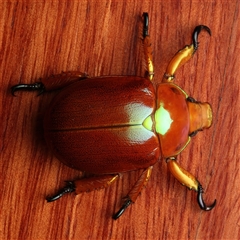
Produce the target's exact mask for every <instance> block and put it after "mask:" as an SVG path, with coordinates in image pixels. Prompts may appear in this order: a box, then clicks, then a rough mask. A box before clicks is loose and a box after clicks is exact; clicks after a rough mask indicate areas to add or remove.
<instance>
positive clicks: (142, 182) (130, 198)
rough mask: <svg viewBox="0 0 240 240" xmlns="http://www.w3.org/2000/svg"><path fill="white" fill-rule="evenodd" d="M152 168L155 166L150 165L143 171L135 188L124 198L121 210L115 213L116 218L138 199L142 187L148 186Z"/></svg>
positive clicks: (114, 217)
mask: <svg viewBox="0 0 240 240" xmlns="http://www.w3.org/2000/svg"><path fill="white" fill-rule="evenodd" d="M152 168H153V167H152V166H150V167H148V168H147V169H146V170H144V171H143V173H142V174H141V176H140V178H139V179H138V181H137V182H136V183H135V185H134V186H133V188H132V189H131V190H130V191H129V193H128V194H127V196H126V197H125V198H124V199H125V201H124V203H123V205H122V207H121V208H120V210H119V211H118V212H117V213H115V214H114V215H113V219H115V220H116V219H118V218H119V217H120V216H121V215H122V214H123V213H124V211H125V210H126V208H127V207H128V206H130V205H131V204H132V203H134V202H135V201H136V199H137V197H138V195H139V193H140V192H141V190H142V188H143V187H144V186H146V184H147V182H148V180H149V178H150V175H151V173H152Z"/></svg>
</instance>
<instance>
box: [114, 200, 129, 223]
mask: <svg viewBox="0 0 240 240" xmlns="http://www.w3.org/2000/svg"><path fill="white" fill-rule="evenodd" d="M131 204H132V201H131V200H130V199H129V198H128V199H127V200H126V201H125V202H124V203H123V205H122V207H121V208H120V210H119V211H118V212H116V213H115V214H114V215H113V219H114V220H116V219H118V218H119V217H120V216H121V215H122V214H123V213H124V211H125V210H126V209H127V207H128V206H130V205H131Z"/></svg>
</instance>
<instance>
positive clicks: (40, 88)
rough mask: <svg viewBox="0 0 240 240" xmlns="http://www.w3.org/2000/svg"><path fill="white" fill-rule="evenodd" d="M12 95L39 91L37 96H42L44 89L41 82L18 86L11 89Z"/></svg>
mask: <svg viewBox="0 0 240 240" xmlns="http://www.w3.org/2000/svg"><path fill="white" fill-rule="evenodd" d="M11 90H12V95H13V96H16V95H15V92H16V91H26V90H27V91H39V94H38V95H40V94H42V93H43V92H44V91H45V87H44V85H43V84H42V83H41V82H37V83H33V84H18V85H15V86H13V87H11Z"/></svg>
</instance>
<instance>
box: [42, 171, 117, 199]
mask: <svg viewBox="0 0 240 240" xmlns="http://www.w3.org/2000/svg"><path fill="white" fill-rule="evenodd" d="M117 177H118V175H117V174H115V175H113V174H108V175H102V176H95V177H90V178H82V179H78V180H76V181H71V182H67V184H66V186H65V187H64V188H63V189H61V190H60V191H59V192H58V193H57V194H56V195H54V196H53V197H47V201H48V202H53V201H55V200H57V199H59V198H61V197H62V196H63V195H65V194H66V193H71V192H75V193H76V194H79V193H82V192H90V191H93V190H97V189H101V188H105V187H108V186H109V185H110V184H112V183H113V182H114V181H115V180H116V179H117Z"/></svg>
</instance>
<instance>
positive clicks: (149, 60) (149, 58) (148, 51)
mask: <svg viewBox="0 0 240 240" xmlns="http://www.w3.org/2000/svg"><path fill="white" fill-rule="evenodd" d="M148 24H149V18H148V13H146V12H144V13H143V49H144V56H145V62H146V64H147V72H146V77H147V78H148V79H149V80H151V81H152V80H153V77H154V67H153V54H152V52H153V51H152V43H151V39H150V36H149V33H148Z"/></svg>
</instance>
